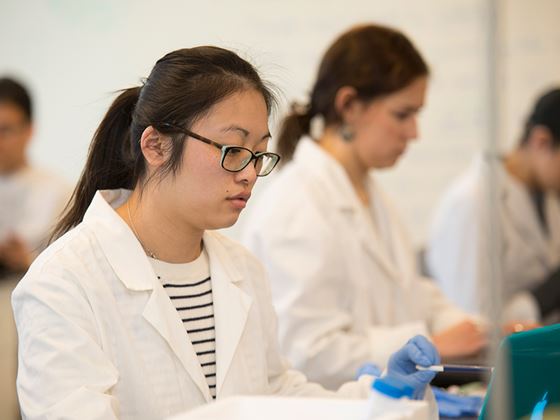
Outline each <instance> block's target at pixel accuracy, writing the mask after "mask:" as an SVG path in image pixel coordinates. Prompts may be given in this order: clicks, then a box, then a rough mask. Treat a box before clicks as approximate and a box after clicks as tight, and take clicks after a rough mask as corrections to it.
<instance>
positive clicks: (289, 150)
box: [276, 104, 311, 162]
mask: <svg viewBox="0 0 560 420" xmlns="http://www.w3.org/2000/svg"><path fill="white" fill-rule="evenodd" d="M310 129H311V113H310V112H309V109H303V107H301V106H299V105H298V104H292V112H291V113H290V114H288V116H286V117H285V118H284V119H283V120H282V125H281V127H280V134H279V136H278V144H277V147H276V148H277V151H278V153H279V154H280V155H281V156H282V161H286V162H288V161H290V160H291V159H292V157H293V155H294V151H295V149H296V146H297V144H298V142H299V139H300V138H301V137H303V136H305V135H309V131H310Z"/></svg>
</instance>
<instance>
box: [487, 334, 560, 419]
mask: <svg viewBox="0 0 560 420" xmlns="http://www.w3.org/2000/svg"><path fill="white" fill-rule="evenodd" d="M480 419H485V420H514V419H515V420H517V419H523V420H525V419H526V420H547V419H560V324H556V325H551V326H548V327H543V328H538V329H535V330H531V331H526V332H522V333H517V334H513V335H511V336H509V337H506V338H504V340H503V341H502V343H501V345H500V353H499V356H498V363H497V366H496V369H494V372H493V374H492V381H491V384H490V388H489V390H488V393H487V395H486V400H485V401H484V406H483V408H482V412H481V414H480Z"/></svg>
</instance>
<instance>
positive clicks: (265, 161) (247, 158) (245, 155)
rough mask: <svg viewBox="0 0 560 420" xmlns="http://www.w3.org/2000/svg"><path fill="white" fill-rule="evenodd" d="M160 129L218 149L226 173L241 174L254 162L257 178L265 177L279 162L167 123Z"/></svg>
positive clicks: (268, 154)
mask: <svg viewBox="0 0 560 420" xmlns="http://www.w3.org/2000/svg"><path fill="white" fill-rule="evenodd" d="M159 125H160V126H162V127H165V128H170V129H172V130H176V131H178V132H180V133H183V134H186V135H187V136H189V137H192V138H193V139H195V140H199V141H201V142H203V143H206V144H210V145H212V146H214V147H216V148H217V149H220V150H221V152H222V156H221V158H220V165H221V166H222V168H224V169H225V170H226V171H228V172H241V171H242V170H243V169H245V168H246V167H247V165H249V163H251V162H252V161H254V165H255V170H256V172H257V176H267V175H268V174H269V173H271V172H272V170H273V169H274V168H275V166H276V165H277V164H278V162H279V161H280V155H278V154H276V153H272V152H256V153H254V152H253V151H252V150H250V149H247V148H246V147H242V146H230V145H225V144H221V143H218V142H216V141H214V140H210V139H209V138H206V137H204V136H201V135H199V134H196V133H194V132H192V131H190V130H187V129H186V128H183V127H179V126H176V125H173V124H169V123H163V124H159Z"/></svg>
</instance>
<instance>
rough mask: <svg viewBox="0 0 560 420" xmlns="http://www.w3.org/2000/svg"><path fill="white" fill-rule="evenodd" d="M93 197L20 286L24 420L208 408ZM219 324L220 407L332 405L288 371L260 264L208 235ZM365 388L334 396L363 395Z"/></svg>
mask: <svg viewBox="0 0 560 420" xmlns="http://www.w3.org/2000/svg"><path fill="white" fill-rule="evenodd" d="M126 196H127V193H123V191H107V192H104V193H103V194H101V193H97V194H96V196H95V198H94V199H93V202H92V204H91V205H90V207H89V209H88V211H87V213H86V215H85V217H84V221H83V223H81V224H80V225H79V226H78V227H76V228H75V229H73V230H72V231H70V232H69V233H68V234H66V235H64V236H63V237H62V238H61V239H59V240H58V241H56V242H55V243H54V244H53V245H51V246H50V247H49V248H48V249H47V250H46V251H45V252H44V253H43V254H41V255H40V256H39V258H38V259H37V260H36V262H35V263H34V264H33V265H32V267H31V268H30V270H29V272H28V273H27V275H26V276H25V277H24V279H23V280H22V281H21V283H20V284H19V286H18V287H17V288H16V290H15V292H14V294H13V299H12V304H13V308H14V315H15V319H16V324H17V329H18V334H19V372H18V380H17V387H18V395H19V400H20V404H21V409H22V413H23V416H24V418H28V419H47V418H48V419H51V418H68V419H70V418H75V419H78V418H79V419H83V420H86V419H100V418H103V419H111V418H121V419H135V420H142V419H160V418H164V417H167V416H170V415H173V414H177V413H179V412H182V411H184V410H187V409H190V408H193V407H197V406H199V405H201V404H205V403H207V402H210V401H211V397H210V393H209V390H208V385H207V383H206V380H205V378H204V375H203V373H202V369H201V367H200V365H199V361H198V359H197V356H196V354H195V352H194V348H193V346H192V344H191V342H190V341H189V339H188V336H187V334H186V332H185V329H184V326H183V323H182V322H181V319H180V318H179V315H178V313H177V311H176V309H175V307H174V306H173V304H172V302H171V301H170V299H169V298H168V296H167V294H166V292H165V290H164V289H163V287H162V286H161V284H160V282H159V281H158V279H157V278H156V275H155V273H154V271H153V269H152V266H151V265H150V263H149V261H148V259H147V258H146V256H145V254H144V252H143V250H142V248H141V246H140V244H139V243H138V241H137V240H136V238H135V236H134V234H133V233H132V232H131V230H130V229H129V228H128V226H127V225H126V224H125V223H124V221H123V220H122V219H121V218H120V217H119V216H118V215H117V213H116V212H115V211H114V210H113V209H112V208H111V206H114V207H117V206H119V205H120V204H122V203H123V201H124V200H125V198H126ZM203 241H204V246H205V247H206V250H207V252H208V255H209V260H210V271H211V277H212V289H213V298H214V312H215V325H216V358H217V398H218V399H220V398H224V397H227V396H231V395H250V394H283V395H313V396H323V397H324V396H326V395H333V394H332V393H330V392H327V391H325V390H324V389H322V388H321V387H319V386H318V385H315V384H310V383H307V382H306V379H305V377H304V376H303V375H302V374H300V373H298V372H295V371H291V370H288V367H287V365H286V363H285V362H284V361H283V359H282V358H281V356H280V354H279V352H278V350H277V340H276V325H275V323H276V318H275V314H274V311H273V309H272V304H271V301H270V294H269V287H268V284H267V281H266V279H265V275H264V272H263V269H262V267H261V265H260V264H259V263H258V262H257V261H256V260H255V259H254V257H253V256H252V255H251V254H249V253H248V252H247V251H246V250H245V249H244V248H243V247H241V246H240V245H238V244H236V243H235V242H233V241H231V240H229V239H227V238H225V237H223V236H221V235H220V234H218V233H214V232H206V233H205V234H204V238H203ZM367 382H368V381H367V380H365V381H363V382H361V383H356V382H355V383H351V384H347V385H345V387H343V388H342V389H341V390H340V392H339V395H340V396H348V397H351V396H353V397H363V396H366V395H367V387H368V385H369V384H368V383H367Z"/></svg>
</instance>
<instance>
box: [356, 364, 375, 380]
mask: <svg viewBox="0 0 560 420" xmlns="http://www.w3.org/2000/svg"><path fill="white" fill-rule="evenodd" d="M362 375H371V376H375V377H377V378H378V377H380V376H381V368H380V367H379V366H377V365H374V364H373V363H364V364H363V365H362V366H360V368H359V369H358V371H357V372H356V380H358V379H360V376H362Z"/></svg>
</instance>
